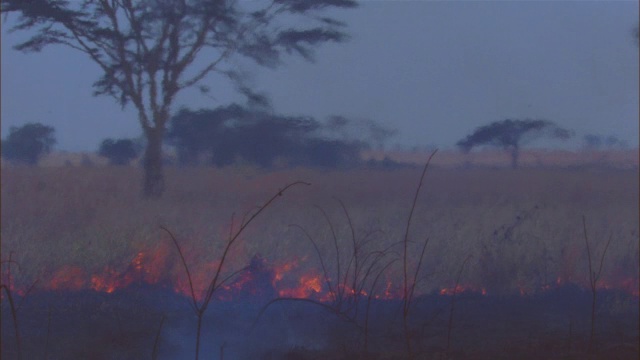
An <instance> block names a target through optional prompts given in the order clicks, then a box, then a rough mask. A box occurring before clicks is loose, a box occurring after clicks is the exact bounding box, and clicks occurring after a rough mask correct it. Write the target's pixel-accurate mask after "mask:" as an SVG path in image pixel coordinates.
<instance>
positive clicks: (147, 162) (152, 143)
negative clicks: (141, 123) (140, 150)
mask: <svg viewBox="0 0 640 360" xmlns="http://www.w3.org/2000/svg"><path fill="white" fill-rule="evenodd" d="M163 130H164V129H162V128H152V129H149V130H147V131H146V136H147V148H146V150H145V153H144V184H143V188H142V195H143V197H145V198H148V199H157V198H160V197H161V196H162V193H163V192H164V172H163V169H162V137H163V135H164V134H163V133H164V131H163Z"/></svg>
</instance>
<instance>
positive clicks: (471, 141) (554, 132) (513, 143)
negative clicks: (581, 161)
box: [456, 119, 572, 168]
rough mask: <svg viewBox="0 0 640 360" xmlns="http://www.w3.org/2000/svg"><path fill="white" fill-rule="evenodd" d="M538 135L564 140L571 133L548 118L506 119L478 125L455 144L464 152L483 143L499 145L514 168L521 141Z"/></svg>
mask: <svg viewBox="0 0 640 360" xmlns="http://www.w3.org/2000/svg"><path fill="white" fill-rule="evenodd" d="M540 136H547V137H550V138H556V139H563V140H565V139H568V138H570V137H571V136H572V134H571V132H570V131H569V130H567V129H564V128H561V127H559V126H557V125H556V124H555V123H553V122H551V121H548V120H530V119H527V120H511V119H506V120H502V121H495V122H492V123H491V124H488V125H484V126H480V127H478V128H477V129H476V130H475V131H474V132H473V133H471V134H470V135H468V136H467V137H465V138H464V139H462V140H460V141H458V142H457V143H456V145H457V146H458V147H459V148H460V149H462V151H464V152H469V151H471V150H472V149H473V148H474V147H477V146H483V145H490V146H495V147H500V148H502V149H504V150H505V151H509V152H510V154H511V166H512V167H513V168H516V167H518V157H519V154H520V147H521V145H522V143H523V142H525V141H527V140H531V139H534V138H537V137H540Z"/></svg>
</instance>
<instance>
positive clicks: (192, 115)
mask: <svg viewBox="0 0 640 360" xmlns="http://www.w3.org/2000/svg"><path fill="white" fill-rule="evenodd" d="M322 128H323V125H322V124H321V123H320V122H319V121H317V120H315V119H313V118H311V117H304V116H283V115H277V114H274V113H273V112H269V111H263V110H260V109H257V110H256V109H251V108H246V107H243V106H241V105H238V104H231V105H228V106H221V107H218V108H216V109H213V110H199V111H191V110H187V109H183V110H181V111H180V112H179V113H178V114H177V115H176V116H174V117H173V118H172V120H171V121H170V123H169V129H168V131H167V138H168V142H169V143H170V144H172V145H174V146H175V148H176V151H177V155H178V161H179V163H180V164H182V165H195V164H199V163H200V162H201V161H202V158H203V156H208V159H209V162H210V163H211V164H212V165H215V166H218V167H222V166H227V165H231V164H232V163H234V162H235V161H236V160H242V161H244V162H246V163H250V164H255V165H258V166H261V167H267V168H268V167H271V166H273V165H274V164H275V163H276V161H277V160H279V159H281V160H284V161H285V162H286V163H287V164H289V165H300V166H324V167H342V166H349V165H354V164H356V163H357V162H359V159H360V152H361V150H362V149H363V148H364V147H365V146H366V144H365V142H364V141H358V140H346V139H331V138H327V137H323V136H321V135H320V130H322Z"/></svg>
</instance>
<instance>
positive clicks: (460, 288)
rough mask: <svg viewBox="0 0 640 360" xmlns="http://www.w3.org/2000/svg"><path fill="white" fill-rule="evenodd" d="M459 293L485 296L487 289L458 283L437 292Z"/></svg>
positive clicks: (441, 293)
mask: <svg viewBox="0 0 640 360" xmlns="http://www.w3.org/2000/svg"><path fill="white" fill-rule="evenodd" d="M520 291H521V293H520V294H521V295H522V290H520ZM461 293H477V294H482V295H483V296H486V295H487V290H486V289H485V288H477V287H475V286H472V285H460V284H458V285H456V286H452V287H448V288H442V289H440V292H439V294H440V295H447V296H452V295H456V294H461Z"/></svg>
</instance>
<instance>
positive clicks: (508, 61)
mask: <svg viewBox="0 0 640 360" xmlns="http://www.w3.org/2000/svg"><path fill="white" fill-rule="evenodd" d="M338 17H339V18H341V19H343V20H345V21H346V22H347V23H348V24H349V32H350V34H351V36H352V38H351V40H350V41H349V42H347V43H343V44H335V45H334V44H330V45H328V46H324V47H323V48H321V49H320V50H319V51H318V53H317V60H316V62H315V63H306V62H304V61H302V60H300V59H289V60H288V61H287V65H285V66H283V67H281V68H279V69H277V70H275V71H274V70H267V69H263V68H254V67H251V66H248V65H246V64H247V63H246V62H243V64H245V65H244V66H243V69H245V70H248V71H251V72H252V73H253V74H254V76H253V78H252V81H251V84H252V85H253V86H254V87H255V89H256V90H259V91H266V92H267V93H269V94H270V95H271V98H272V100H273V104H274V106H275V109H276V111H278V112H280V113H284V114H299V115H312V116H316V117H318V118H320V119H323V118H324V117H326V116H329V115H345V116H348V117H352V118H368V119H372V120H376V121H378V122H380V123H382V124H384V125H387V126H390V127H395V128H397V129H398V130H399V134H398V136H397V137H396V138H395V139H394V140H393V141H392V143H401V144H403V145H404V146H407V147H411V146H427V145H437V146H440V147H449V146H452V145H453V144H455V142H456V141H457V140H459V139H460V138H462V137H464V136H465V135H467V134H468V133H469V132H470V131H472V130H473V129H474V128H476V127H477V126H480V125H483V124H486V123H489V122H492V121H496V120H502V119H505V118H544V119H548V120H552V121H555V122H557V123H558V124H559V125H561V126H564V127H567V128H570V129H572V130H575V131H576V134H577V135H578V137H581V136H582V135H584V134H587V133H596V134H602V135H615V136H617V137H619V138H620V139H622V140H625V141H627V142H628V143H629V144H630V145H632V146H638V131H639V130H638V123H639V114H638V108H639V105H638V99H639V94H638V88H639V86H638V77H639V74H638V67H639V65H638V64H639V63H638V52H639V49H638V46H637V44H636V40H635V39H634V37H633V36H632V30H633V28H635V27H636V26H637V25H638V2H637V1H588V2H586V1H571V2H569V1H566V2H556V1H541V2H539V1H528V2H523V1H501V2H497V1H491V2H489V1H486V2H432V1H364V2H362V5H361V7H360V8H357V9H355V10H347V11H343V12H340V14H339V16H338ZM10 23H11V19H9V21H8V22H6V23H3V26H2V93H1V94H2V136H3V137H5V136H6V134H7V133H8V129H9V128H10V127H11V126H19V125H22V124H25V123H28V122H42V123H44V124H47V125H52V126H54V127H55V128H56V135H57V138H58V146H57V148H58V149H62V150H70V151H78V150H83V151H86V150H89V151H93V150H95V149H96V148H97V147H98V144H99V143H100V141H101V140H102V139H104V138H106V137H131V136H137V135H139V134H140V125H139V123H138V121H137V118H136V115H135V112H134V111H133V109H132V108H126V109H125V111H122V110H121V109H120V107H119V105H117V104H116V102H115V101H114V100H113V99H112V98H110V97H97V98H96V97H92V95H91V94H92V91H93V89H92V87H91V84H92V83H93V82H94V81H95V80H96V79H97V77H98V76H99V74H100V73H99V69H98V67H97V66H96V65H94V64H93V63H92V62H90V61H89V60H87V59H85V57H84V56H83V54H80V53H78V52H75V51H73V50H71V49H68V48H64V47H50V48H47V49H45V50H44V52H42V53H40V54H22V53H19V52H17V51H15V50H13V49H11V47H12V46H13V45H14V44H15V43H16V42H18V41H19V40H20V39H23V38H24V36H23V35H20V34H17V33H13V34H9V33H8V31H7V29H8V25H10ZM206 84H207V85H209V86H210V87H211V90H212V91H211V93H210V94H209V95H207V96H205V95H202V94H200V93H199V92H197V91H190V92H187V93H184V94H182V95H181V96H179V97H178V99H177V102H176V103H175V107H174V109H173V110H178V109H179V108H180V107H181V106H187V107H190V108H193V109H197V108H213V107H215V106H218V105H221V104H225V103H228V102H230V101H233V100H234V99H235V100H239V99H240V98H239V97H238V96H237V95H235V94H234V93H233V92H232V89H229V83H227V82H224V81H220V79H217V78H212V79H211V81H209V82H207V83H206Z"/></svg>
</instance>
